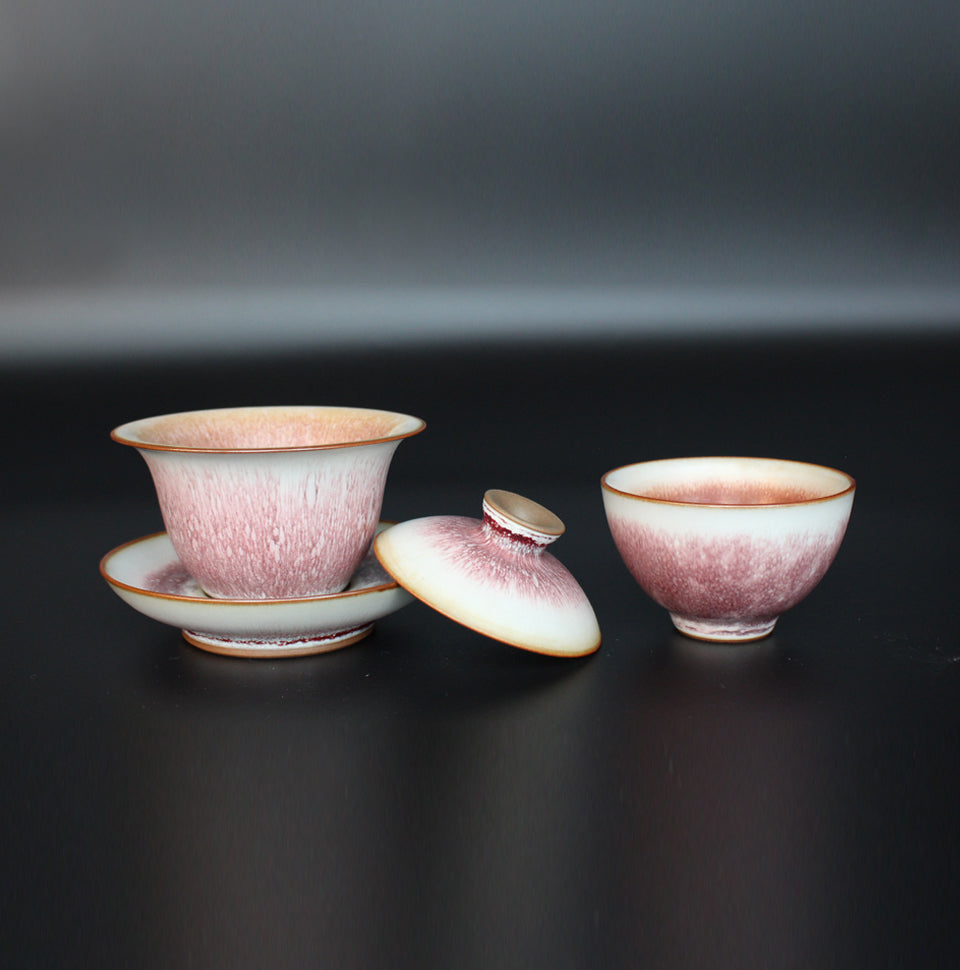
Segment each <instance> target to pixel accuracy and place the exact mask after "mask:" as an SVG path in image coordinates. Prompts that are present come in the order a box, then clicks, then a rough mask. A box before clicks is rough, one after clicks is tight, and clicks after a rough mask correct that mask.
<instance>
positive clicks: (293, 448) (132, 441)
mask: <svg viewBox="0 0 960 970" xmlns="http://www.w3.org/2000/svg"><path fill="white" fill-rule="evenodd" d="M301 406H302V407H305V408H311V407H315V408H317V409H319V410H323V409H324V408H330V409H331V410H333V409H334V408H337V409H339V410H343V411H365V412H368V413H371V414H391V415H396V416H397V417H403V418H409V419H410V420H411V421H415V422H417V424H416V425H415V427H413V428H411V429H410V430H409V431H402V432H399V433H397V434H388V435H383V436H381V437H379V438H361V439H359V440H355V441H333V442H329V443H327V444H321V445H280V446H277V447H272V448H194V447H191V446H189V445H162V444H158V443H156V442H149V441H142V440H140V439H137V438H128V437H126V436H124V435H123V434H122V433H121V432H122V431H123V429H124V428H128V427H130V425H132V424H140V423H141V422H143V421H155V420H159V419H160V418H167V417H175V416H178V415H181V414H202V413H203V411H202V410H201V411H174V412H172V413H171V414H156V415H151V416H150V417H147V418H136V419H135V420H133V421H126V422H124V423H123V424H120V425H117V427H115V428H114V429H113V430H112V431H111V432H110V437H111V438H112V439H113V440H114V441H116V442H117V444H121V445H129V446H130V447H131V448H140V449H142V450H144V451H174V452H177V453H179V454H201V455H277V454H284V453H292V452H302V451H331V450H333V449H335V448H360V447H362V446H363V445H379V444H383V443H384V442H387V441H402V440H403V439H404V438H412V437H413V436H414V435H418V434H420V433H421V432H422V431H423V430H424V429H425V428H426V427H427V422H426V421H424V420H423V418H418V417H415V416H414V415H412V414H403V413H402V412H400V411H381V410H379V409H378V408H354V407H346V406H344V407H342V408H340V407H339V406H337V405H323V404H318V405H270V407H291V408H293V407H301ZM244 407H245V406H244V405H240V406H239V407H236V408H208V409H206V410H208V411H210V412H215V411H238V410H242V409H243V408H244Z"/></svg>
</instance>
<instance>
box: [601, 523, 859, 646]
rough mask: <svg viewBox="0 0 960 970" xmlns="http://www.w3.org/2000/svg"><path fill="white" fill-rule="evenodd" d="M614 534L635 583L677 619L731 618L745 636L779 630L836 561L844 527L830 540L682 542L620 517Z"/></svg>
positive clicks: (798, 536) (691, 538)
mask: <svg viewBox="0 0 960 970" xmlns="http://www.w3.org/2000/svg"><path fill="white" fill-rule="evenodd" d="M610 529H611V533H612V535H613V538H614V542H615V543H616V545H617V549H618V550H619V551H620V554H621V556H622V557H623V560H624V562H625V563H626V564H627V567H628V569H629V570H630V572H631V574H632V575H633V577H634V579H636V581H637V582H638V583H639V584H640V586H641V587H642V588H643V590H644V591H645V592H646V593H647V594H648V595H649V596H651V597H652V598H653V599H654V600H655V601H656V602H657V603H659V604H660V605H661V606H663V607H665V608H666V609H667V610H669V611H670V612H671V613H672V614H675V616H676V617H680V618H684V617H689V618H692V619H700V620H707V619H709V620H712V621H724V622H723V624H722V625H723V626H724V627H725V628H726V629H728V630H730V631H735V630H739V631H741V632H743V631H747V630H750V629H756V630H757V631H760V630H764V629H765V628H770V627H772V626H773V623H774V621H775V620H776V619H777V617H778V616H779V615H780V614H781V613H783V612H784V611H785V610H788V609H790V608H791V607H793V606H795V605H796V604H797V603H799V602H800V601H801V600H802V599H803V598H804V597H806V596H807V595H808V594H809V593H810V591H811V590H813V588H814V587H815V586H816V585H817V584H818V583H819V582H820V580H821V579H822V578H823V576H824V574H825V573H826V571H827V569H828V568H829V566H830V564H831V562H833V559H834V557H835V556H836V553H837V550H838V549H839V547H840V543H841V541H842V540H843V535H844V529H845V523H844V526H843V527H840V528H838V529H836V530H835V531H834V532H833V533H832V534H830V535H820V534H812V535H810V534H805V533H795V534H792V535H786V536H783V537H782V538H777V539H769V538H764V537H757V536H750V535H740V536H724V537H700V536H696V535H688V536H685V537H684V538H683V541H682V542H678V541H677V537H676V535H675V534H672V533H670V532H664V531H661V530H658V529H656V528H653V527H649V526H637V525H635V524H634V523H631V522H628V521H625V520H618V519H615V518H611V520H610ZM758 635H759V634H758Z"/></svg>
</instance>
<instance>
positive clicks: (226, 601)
mask: <svg viewBox="0 0 960 970" xmlns="http://www.w3.org/2000/svg"><path fill="white" fill-rule="evenodd" d="M394 525H396V522H393V521H392V520H389V519H381V520H380V521H379V522H378V523H377V530H376V533H375V535H374V538H376V536H378V535H380V534H381V533H382V532H385V531H386V530H387V529H389V528H390V527H391V526H394ZM161 536H167V538H168V539H169V535H168V533H167V532H166V530H163V529H161V530H160V531H159V532H151V533H149V534H148V535H144V536H139V537H137V538H136V539H129V540H128V541H127V542H122V543H120V545H119V546H115V547H114V548H113V549H111V550H110V551H109V552H106V553H104V555H103V556H101V558H100V575H101V576H102V577H103V578H104V579H105V580H106V582H107V583H109V584H110V585H111V586H114V587H116V588H119V589H125V590H127V591H128V592H131V593H136V594H137V595H139V596H149V597H153V598H155V599H159V600H166V601H175V602H183V603H203V604H209V605H215V604H218V603H222V604H223V605H224V606H276V605H282V604H285V603H316V602H324V601H331V600H338V599H345V598H348V597H354V596H366V595H368V594H369V593H376V592H380V591H384V590H389V589H394V588H399V587H400V584H399V583H398V582H397V581H396V580H395V579H392V578H391V580H390V582H388V583H377V585H375V586H364V587H362V588H361V589H345V590H341V591H340V592H339V593H323V594H322V595H319V596H288V597H282V598H279V599H262V600H261V599H237V598H234V597H230V598H227V597H223V598H221V597H214V596H186V595H184V594H183V593H162V592H160V591H158V590H155V589H146V588H145V587H143V586H134V585H133V584H131V583H127V582H124V581H123V580H121V579H117V578H116V577H115V576H113V575H111V574H110V573H109V572H108V570H107V563H108V560H110V559H111V558H112V557H113V556H115V555H118V554H119V553H121V552H123V551H124V550H125V549H128V548H130V547H131V546H135V545H138V544H140V543H143V542H149V541H150V540H153V539H158V538H160V537H161ZM173 555H174V559H175V561H176V562H178V563H179V562H180V558H179V556H177V554H176V551H174V553H173ZM378 562H379V560H378ZM381 568H382V564H381ZM385 571H386V570H385ZM387 575H388V576H389V573H388V574H387Z"/></svg>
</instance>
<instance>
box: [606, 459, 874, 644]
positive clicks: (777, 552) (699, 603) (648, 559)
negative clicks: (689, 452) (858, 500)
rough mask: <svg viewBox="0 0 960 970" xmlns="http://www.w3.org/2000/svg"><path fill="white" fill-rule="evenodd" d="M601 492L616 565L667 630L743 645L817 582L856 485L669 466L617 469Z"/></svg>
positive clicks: (747, 465) (813, 470)
mask: <svg viewBox="0 0 960 970" xmlns="http://www.w3.org/2000/svg"><path fill="white" fill-rule="evenodd" d="M601 486H602V494H603V501H604V507H605V510H606V515H607V522H608V523H609V526H610V532H611V534H612V535H613V540H614V542H615V544H616V546H617V549H618V551H619V552H620V555H621V557H622V559H623V561H624V563H625V564H626V566H627V568H628V569H629V570H630V572H631V574H632V575H633V577H634V579H636V581H637V582H638V583H639V584H640V586H641V588H642V589H643V590H644V591H645V592H646V593H647V594H648V595H649V596H650V597H652V598H653V599H654V600H655V601H656V602H657V603H659V604H660V605H661V606H663V607H664V608H665V609H667V610H668V611H669V613H670V616H671V619H672V620H673V624H674V626H675V627H676V628H677V629H678V630H679V631H680V632H681V633H684V634H686V635H688V636H691V637H694V638H696V639H700V640H710V641H718V642H742V641H748V640H757V639H760V638H761V637H764V636H767V634H769V633H770V632H771V631H772V630H773V628H774V625H775V624H776V622H777V619H778V617H779V616H780V615H781V614H782V613H784V612H785V611H786V610H788V609H790V608H791V607H793V606H795V605H796V604H797V603H799V602H800V601H801V600H802V599H803V598H804V597H805V596H807V595H808V594H809V593H810V592H811V591H812V590H813V589H814V587H815V586H816V585H817V584H818V583H819V582H820V580H821V579H822V578H823V576H824V574H825V573H826V571H827V569H828V568H829V566H830V564H831V563H832V562H833V559H834V557H835V556H836V553H837V550H838V549H839V548H840V543H841V542H842V540H843V536H844V534H845V532H846V528H847V523H848V521H849V519H850V513H851V510H852V508H853V497H854V491H855V488H856V483H855V482H854V480H853V479H852V478H851V477H850V476H849V475H847V474H846V473H844V472H841V471H837V470H836V469H833V468H827V467H824V466H821V465H811V464H807V463H805V462H797V461H785V460H780V459H768V458H676V459H666V460H661V461H647V462H639V463H637V464H633V465H625V466H623V467H622V468H616V469H614V470H613V471H610V472H607V474H606V475H604V476H603V479H602V482H601Z"/></svg>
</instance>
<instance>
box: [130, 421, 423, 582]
mask: <svg viewBox="0 0 960 970" xmlns="http://www.w3.org/2000/svg"><path fill="white" fill-rule="evenodd" d="M423 428H424V423H423V422H422V421H421V420H420V419H419V418H414V417H412V416H410V415H405V414H398V413H395V412H392V411H378V410H372V409H366V408H346V407H327V406H318V407H313V406H300V405H296V406H276V407H247V408H217V409H213V410H207V411H186V412H182V413H179V414H167V415H160V416H157V417H152V418H142V419H140V420H138V421H131V422H128V423H127V424H125V425H121V426H120V427H119V428H115V429H114V431H113V432H112V437H113V439H114V440H115V441H118V442H120V443H121V444H126V445H131V446H133V447H135V448H137V450H138V451H139V452H140V454H141V455H142V456H143V458H144V460H145V461H146V462H147V465H148V467H149V469H150V473H151V475H152V477H153V482H154V485H155V487H156V490H157V497H158V499H159V501H160V510H161V513H162V515H163V521H164V524H165V525H166V530H167V533H168V534H169V537H170V541H171V543H172V544H173V547H174V549H175V550H176V553H177V556H178V557H179V559H180V561H181V563H182V564H183V566H184V567H185V568H186V569H187V571H188V572H189V573H190V574H191V575H192V576H193V578H194V579H195V580H196V581H197V582H198V583H199V584H200V585H201V586H202V587H203V589H204V591H205V592H206V593H208V594H209V595H210V596H213V597H217V598H222V599H254V600H272V599H292V598H299V597H312V596H323V595H327V594H330V593H336V592H339V591H340V590H342V589H343V588H344V587H345V586H346V584H347V583H348V582H349V580H350V577H351V576H352V574H353V573H354V571H355V570H356V568H357V566H358V565H359V563H360V561H361V560H362V558H363V556H364V555H365V553H366V552H367V550H368V548H369V546H370V543H371V541H372V539H373V535H374V532H375V530H376V526H377V521H378V519H379V517H380V508H381V503H382V500H383V492H384V487H385V484H386V477H387V471H388V469H389V466H390V462H391V459H392V458H393V454H394V452H395V451H396V449H397V447H398V445H399V444H400V441H401V440H403V439H404V438H407V437H410V436H411V435H414V434H418V433H419V432H420V431H422V430H423Z"/></svg>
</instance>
